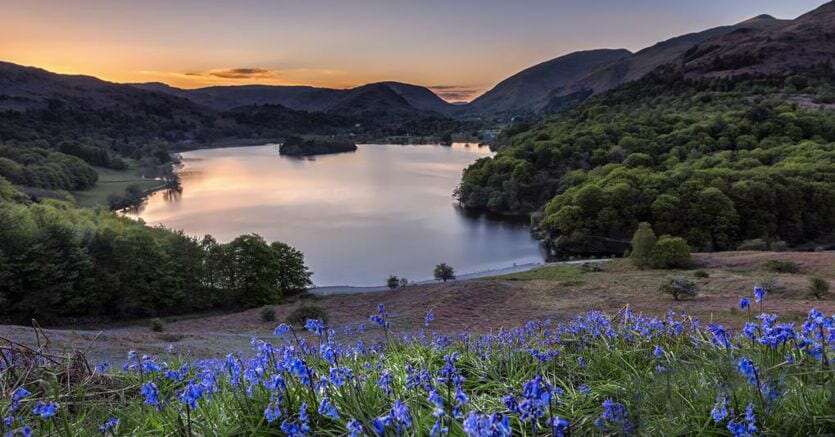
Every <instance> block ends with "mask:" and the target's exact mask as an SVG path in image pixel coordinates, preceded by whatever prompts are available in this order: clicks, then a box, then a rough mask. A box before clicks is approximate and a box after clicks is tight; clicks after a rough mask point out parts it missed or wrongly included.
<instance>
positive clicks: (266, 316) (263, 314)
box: [258, 307, 275, 322]
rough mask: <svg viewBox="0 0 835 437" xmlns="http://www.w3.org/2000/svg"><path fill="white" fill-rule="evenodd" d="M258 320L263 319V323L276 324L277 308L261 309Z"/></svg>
mask: <svg viewBox="0 0 835 437" xmlns="http://www.w3.org/2000/svg"><path fill="white" fill-rule="evenodd" d="M258 318H259V319H261V321H262V322H274V321H275V308H273V307H264V308H261V311H260V312H259V313H258Z"/></svg>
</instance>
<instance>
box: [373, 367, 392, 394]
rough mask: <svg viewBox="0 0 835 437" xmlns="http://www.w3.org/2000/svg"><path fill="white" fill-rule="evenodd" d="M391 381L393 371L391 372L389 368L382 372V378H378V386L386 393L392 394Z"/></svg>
mask: <svg viewBox="0 0 835 437" xmlns="http://www.w3.org/2000/svg"><path fill="white" fill-rule="evenodd" d="M391 382H392V376H391V372H389V371H388V370H384V371H383V373H381V374H380V379H378V380H377V386H378V387H380V388H381V389H382V390H383V392H384V393H385V394H387V395H389V396H391V394H392V389H391Z"/></svg>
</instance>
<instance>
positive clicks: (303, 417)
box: [281, 402, 310, 437]
mask: <svg viewBox="0 0 835 437" xmlns="http://www.w3.org/2000/svg"><path fill="white" fill-rule="evenodd" d="M281 431H283V432H284V433H285V434H287V437H303V436H306V435H307V434H308V433H309V432H310V417H309V416H308V415H307V403H306V402H303V403H302V404H301V406H300V407H299V420H298V422H291V421H290V419H289V418H288V419H285V420H284V421H282V422H281Z"/></svg>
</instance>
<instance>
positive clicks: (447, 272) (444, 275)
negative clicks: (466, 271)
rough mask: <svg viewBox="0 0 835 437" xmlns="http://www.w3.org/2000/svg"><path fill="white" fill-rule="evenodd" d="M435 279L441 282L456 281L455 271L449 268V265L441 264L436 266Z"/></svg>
mask: <svg viewBox="0 0 835 437" xmlns="http://www.w3.org/2000/svg"><path fill="white" fill-rule="evenodd" d="M434 273H435V279H437V280H439V281H444V282H446V281H449V280H450V279H455V269H453V268H452V267H450V266H448V265H447V263H440V264H438V265H437V266H435V272H434Z"/></svg>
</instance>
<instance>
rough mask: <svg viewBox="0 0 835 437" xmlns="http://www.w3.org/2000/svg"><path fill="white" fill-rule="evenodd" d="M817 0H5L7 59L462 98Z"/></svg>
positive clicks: (148, 76) (215, 80)
mask: <svg viewBox="0 0 835 437" xmlns="http://www.w3.org/2000/svg"><path fill="white" fill-rule="evenodd" d="M823 3H825V1H821V0H632V1H627V0H552V1H544V0H532V1H524V0H520V1H511V0H484V1H476V0H450V1H435V0H419V1H418V0H412V1H405V0H379V1H372V0H354V1H352V0H333V1H319V0H298V1H278V0H273V1H266V0H241V1H213V0H165V1H161V0H141V1H127V0H125V1H122V0H113V1H103V0H102V1H99V0H54V1H42V0H16V1H15V0H0V60H3V61H9V62H14V63H18V64H23V65H33V66H38V67H42V68H45V69H47V70H51V71H55V72H59V73H81V74H89V75H94V76H97V77H100V78H103V79H106V80H111V81H116V82H151V81H159V82H165V83H168V84H171V85H174V86H178V87H185V88H195V87H202V86H208V85H221V84H223V85H240V84H250V83H265V84H277V85H284V84H294V85H302V84H303V85H314V86H327V87H338V88H345V87H351V86H356V85H359V84H363V83H368V82H375V81H382V80H396V81H401V82H409V83H414V84H419V85H425V86H429V87H431V88H433V89H434V90H435V91H436V92H438V93H439V94H441V95H442V96H443V97H445V98H447V99H448V100H468V99H470V98H472V97H473V96H475V95H477V94H478V93H480V92H483V91H484V90H486V89H488V88H490V87H491V86H492V85H495V84H496V83H497V82H498V81H500V80H502V79H504V78H505V77H507V76H509V75H511V74H513V73H515V72H517V71H519V70H521V69H524V68H526V67H529V66H531V65H533V64H536V63H538V62H541V61H544V60H547V59H550V58H554V57H556V56H559V55H562V54H565V53H568V52H571V51H575V50H583V49H592V48H601V47H610V48H616V47H624V48H627V49H630V50H633V51H634V50H637V49H640V48H643V47H645V46H647V45H651V44H653V43H655V42H657V41H659V40H662V39H665V38H668V37H671V36H674V35H678V34H682V33H687V32H692V31H698V30H701V29H705V28H709V27H714V26H718V25H723V24H731V23H734V22H738V21H742V20H744V19H746V18H750V17H752V16H755V15H758V14H762V13H767V14H771V15H774V16H776V17H778V18H794V17H796V16H798V15H800V14H802V13H804V12H806V11H809V10H811V9H813V8H815V7H817V6H819V5H821V4H823Z"/></svg>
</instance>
